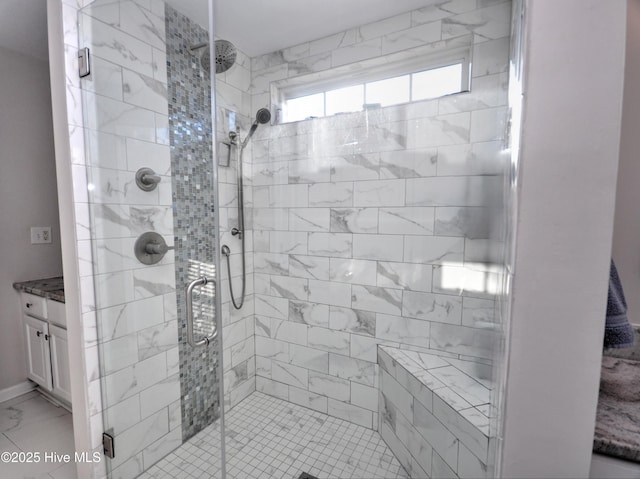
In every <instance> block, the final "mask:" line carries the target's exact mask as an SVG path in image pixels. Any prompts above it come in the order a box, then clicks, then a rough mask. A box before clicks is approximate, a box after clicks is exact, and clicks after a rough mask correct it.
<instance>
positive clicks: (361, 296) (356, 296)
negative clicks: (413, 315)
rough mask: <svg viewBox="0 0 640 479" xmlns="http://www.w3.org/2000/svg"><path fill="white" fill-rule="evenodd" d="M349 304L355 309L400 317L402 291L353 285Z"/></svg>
mask: <svg viewBox="0 0 640 479" xmlns="http://www.w3.org/2000/svg"><path fill="white" fill-rule="evenodd" d="M351 304H352V306H353V308H355V309H362V310H365V311H373V312H376V313H384V314H396V315H400V314H401V312H402V291H400V290H398V289H389V288H379V287H377V286H359V285H354V286H353V287H352V296H351Z"/></svg>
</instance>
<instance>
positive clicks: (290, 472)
mask: <svg viewBox="0 0 640 479" xmlns="http://www.w3.org/2000/svg"><path fill="white" fill-rule="evenodd" d="M226 430H227V443H226V444H227V450H226V455H227V477H228V478H233V479H244V478H247V477H259V478H261V479H266V478H278V479H283V478H286V479H289V478H291V479H297V478H298V477H299V476H300V474H301V473H302V472H307V473H309V474H311V475H313V476H316V477H318V478H319V479H329V478H331V479H338V478H339V479H347V478H364V477H366V478H371V479H373V478H384V479H395V478H406V477H408V476H407V475H406V473H405V471H404V469H403V468H402V466H401V465H400V463H399V462H398V461H397V459H396V458H395V457H394V455H393V453H392V452H391V451H390V450H389V448H388V447H387V445H386V444H385V443H384V442H383V440H382V439H381V437H380V435H379V434H378V433H377V432H376V431H372V430H371V429H367V428H365V427H362V426H358V425H355V424H353V423H350V422H347V421H343V420H341V419H338V418H335V417H330V416H328V415H326V414H323V413H320V412H316V411H313V410H311V409H307V408H304V407H301V406H298V405H295V404H292V403H289V402H287V401H283V400H281V399H277V398H274V397H271V396H267V395H265V394H262V393H259V392H255V393H253V394H252V395H251V396H249V397H248V398H247V399H245V400H244V401H242V402H241V403H240V404H239V405H237V406H236V407H234V408H233V409H232V410H231V411H230V412H229V413H227V418H226ZM216 477H220V428H219V426H218V424H217V423H216V424H212V425H211V426H209V427H208V428H207V429H205V430H203V431H201V432H200V433H198V434H197V435H196V436H194V437H193V438H192V439H191V440H189V441H188V442H187V443H185V444H183V445H182V446H181V447H180V448H178V449H176V450H175V451H174V452H172V453H171V454H169V455H168V456H167V457H165V458H164V459H162V460H161V461H160V462H158V463H157V464H156V465H155V466H153V467H152V468H151V469H149V470H148V471H147V472H146V473H144V474H143V475H141V476H140V478H141V479H167V478H176V479H192V478H193V479H198V478H216Z"/></svg>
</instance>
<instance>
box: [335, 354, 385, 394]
mask: <svg viewBox="0 0 640 479" xmlns="http://www.w3.org/2000/svg"><path fill="white" fill-rule="evenodd" d="M329 374H331V375H332V376H337V377H339V378H342V379H348V380H349V381H352V382H356V383H360V384H364V385H365V386H369V387H373V386H374V385H375V375H376V368H375V364H372V363H370V362H368V361H361V360H359V359H353V358H350V357H347V356H342V355H341V354H333V353H330V354H329Z"/></svg>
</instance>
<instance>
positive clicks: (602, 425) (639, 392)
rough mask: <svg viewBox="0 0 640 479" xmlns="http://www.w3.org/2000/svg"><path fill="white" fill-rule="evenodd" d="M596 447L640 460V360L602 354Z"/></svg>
mask: <svg viewBox="0 0 640 479" xmlns="http://www.w3.org/2000/svg"><path fill="white" fill-rule="evenodd" d="M593 450H594V452H598V453H600V454H606V455H608V456H615V457H619V458H621V459H626V460H628V461H634V462H640V361H635V360H632V359H625V358H619V357H610V356H603V358H602V373H601V377H600V398H599V400H598V410H597V413H596V430H595V435H594V441H593Z"/></svg>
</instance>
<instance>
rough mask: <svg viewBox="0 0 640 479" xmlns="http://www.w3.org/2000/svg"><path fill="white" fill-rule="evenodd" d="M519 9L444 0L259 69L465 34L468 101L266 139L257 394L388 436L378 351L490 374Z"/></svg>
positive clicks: (306, 68) (258, 98)
mask: <svg viewBox="0 0 640 479" xmlns="http://www.w3.org/2000/svg"><path fill="white" fill-rule="evenodd" d="M510 10H511V2H509V1H495V2H486V1H476V0H464V1H458V0H455V1H445V2H438V3H437V4H434V5H432V6H428V7H425V8H423V9H420V10H416V11H412V12H408V13H406V14H402V15H399V16H397V17H393V18H391V19H387V20H384V21H382V22H378V23H375V24H371V25H365V26H362V27H360V28H356V29H353V30H350V31H347V32H342V33H340V34H336V35H334V36H331V37H328V38H323V39H319V40H316V41H313V42H310V43H306V44H302V45H296V46H292V47H291V48H287V49H285V50H282V51H278V52H274V53H271V54H267V55H264V56H260V57H257V58H253V59H252V60H251V78H252V80H251V93H252V105H253V110H256V109H257V108H260V107H272V106H271V105H270V101H271V100H270V98H271V96H270V83H271V82H272V81H279V80H282V79H285V78H293V77H295V76H297V75H300V74H307V73H311V72H318V71H322V70H329V69H331V68H334V67H337V66H342V65H344V64H354V65H357V62H359V61H361V60H364V59H370V58H373V57H376V56H380V55H384V54H385V53H388V52H398V51H401V50H407V51H410V50H408V49H411V48H414V47H417V46H423V45H425V44H430V43H433V42H441V41H442V40H449V39H456V38H459V37H460V38H462V37H464V36H467V37H468V38H470V39H471V42H472V49H473V71H472V84H471V91H470V92H469V93H463V94H457V95H451V96H447V97H443V98H440V99H435V100H430V101H422V102H417V103H413V104H407V105H398V106H392V107H386V108H381V109H377V110H367V111H365V112H359V113H352V114H344V115H340V116H336V117H327V118H319V119H314V120H308V121H302V122H298V123H290V124H283V125H274V126H271V127H270V128H265V129H262V130H259V131H258V132H257V133H256V136H255V137H254V139H255V140H254V141H253V156H252V165H251V166H252V182H253V183H252V185H253V188H252V194H253V201H254V204H255V207H254V216H253V248H254V261H253V266H254V268H253V271H254V275H253V276H254V278H253V279H254V294H255V296H254V297H255V335H256V336H255V352H256V376H257V377H256V388H257V390H259V391H262V392H265V393H267V394H271V395H274V396H277V397H280V398H283V399H287V400H289V401H291V402H295V403H297V404H301V405H304V406H306V407H311V408H313V409H316V410H319V411H322V412H326V413H329V414H331V415H335V416H337V417H340V418H343V419H347V420H349V421H352V422H354V423H357V424H360V425H363V426H366V427H371V428H376V427H377V423H378V421H377V411H378V403H377V399H376V398H377V395H376V390H375V388H376V387H377V386H378V365H377V364H376V347H377V345H378V344H383V345H392V346H396V347H399V348H403V349H412V350H420V351H425V352H432V353H435V354H439V355H442V356H447V357H453V358H474V359H476V360H479V361H481V362H486V363H491V361H492V359H493V356H494V350H495V343H496V340H497V335H498V333H497V332H496V329H495V307H494V304H495V294H496V293H497V292H498V287H497V285H498V284H499V281H500V273H501V267H500V265H501V262H502V257H501V254H502V247H501V242H500V240H501V239H502V238H501V229H502V228H501V224H500V221H501V218H502V212H501V207H500V205H501V201H502V191H503V176H502V175H503V171H504V167H505V164H506V157H504V156H503V151H502V150H503V140H504V131H505V122H506V116H507V107H506V105H507V83H508V74H507V70H508V60H509V31H510Z"/></svg>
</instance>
